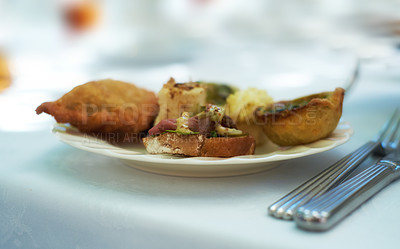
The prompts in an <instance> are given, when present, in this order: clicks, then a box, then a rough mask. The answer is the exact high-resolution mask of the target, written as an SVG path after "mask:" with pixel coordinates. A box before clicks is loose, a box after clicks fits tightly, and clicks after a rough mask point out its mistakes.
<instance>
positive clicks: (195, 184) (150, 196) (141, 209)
mask: <svg viewBox="0 0 400 249" xmlns="http://www.w3.org/2000/svg"><path fill="white" fill-rule="evenodd" d="M399 58H400V57H399V55H398V54H396V55H393V56H392V57H390V58H377V59H362V60H360V61H359V65H358V66H359V68H358V70H359V71H358V76H357V79H356V81H355V82H353V83H352V85H351V87H349V88H348V89H346V93H345V99H344V103H343V113H342V118H341V120H342V121H343V122H346V123H347V124H349V125H350V126H351V127H352V130H353V134H352V135H351V137H350V139H349V140H348V141H347V142H346V143H344V144H342V145H340V146H337V147H335V148H333V149H331V150H328V151H324V152H321V153H316V154H312V155H308V156H304V157H298V158H293V159H290V160H282V161H280V162H279V164H277V165H276V166H275V167H272V168H268V169H267V167H266V170H262V171H260V172H256V173H252V174H244V175H236V176H227V177H185V176H173V175H165V174H157V173H151V172H147V171H145V170H140V169H136V168H134V167H129V166H127V165H126V164H125V163H124V162H123V161H121V160H118V159H116V158H112V157H109V156H106V155H100V154H96V153H92V152H89V151H85V150H80V149H78V148H74V147H72V146H69V145H67V144H65V143H62V142H61V141H60V140H59V139H57V137H56V136H54V133H52V125H53V124H54V122H55V121H54V120H53V119H52V118H51V117H47V116H45V115H43V114H42V115H40V116H36V115H35V113H34V110H35V108H36V107H37V105H38V104H40V103H41V102H44V101H48V100H50V99H51V98H55V97H56V96H60V92H56V93H55V92H54V91H53V92H51V91H48V92H47V93H43V92H42V93H40V92H38V91H36V92H35V91H33V93H32V91H31V92H29V91H28V92H26V91H23V90H21V89H17V90H15V91H14V90H12V89H10V90H9V93H7V92H4V93H3V96H0V105H1V106H2V107H1V108H0V109H1V113H0V114H1V117H0V123H1V125H0V248H49V249H50V248H51V249H53V248H66V249H67V248H68V249H86V248H193V249H194V248H218V249H221V248H276V249H278V248H281V249H301V248H304V249H313V248H315V249H320V248H332V249H333V248H335V249H336V248H342V249H344V248H363V249H368V248H371V249H372V248H385V249H389V248H399V241H398V238H397V235H398V233H399V229H398V228H399V224H400V212H399V206H400V182H394V183H392V184H391V185H389V186H388V187H386V188H385V189H383V190H382V191H380V192H379V193H378V194H377V195H376V196H374V197H373V198H371V199H370V200H368V201H367V202H366V203H364V204H363V205H362V206H361V207H359V208H358V209H357V210H356V211H354V212H353V213H352V214H350V215H349V216H348V217H347V218H346V219H344V220H343V221H342V222H340V223H339V224H337V225H336V226H334V227H333V228H332V229H330V230H328V231H325V232H310V231H305V230H302V229H300V228H298V227H296V225H295V223H294V222H293V221H287V220H280V219H276V218H274V217H272V216H269V215H268V212H267V207H268V206H269V205H270V204H272V203H273V202H274V201H276V200H278V199H279V198H281V197H282V196H284V195H285V194H287V193H289V192H290V191H291V190H293V189H295V188H296V187H297V186H299V185H300V184H302V183H303V182H305V181H307V180H308V179H310V178H312V177H313V176H315V175H317V174H318V173H319V172H321V171H323V170H324V169H326V168H328V167H329V166H330V165H332V164H333V163H335V162H336V161H338V160H339V159H341V158H342V157H344V156H345V155H347V154H348V153H350V152H352V151H354V150H355V149H357V148H358V147H360V146H361V145H363V144H364V143H366V142H367V141H369V140H371V139H373V138H374V137H375V136H376V134H377V133H378V131H379V129H380V128H381V127H382V125H383V124H384V123H385V121H386V120H387V118H388V117H390V115H391V113H392V112H393V110H394V109H395V108H396V107H400V70H399V67H400V64H399V62H398V61H399ZM39 63H40V61H39ZM247 66H249V65H247ZM338 66H339V65H338ZM241 67H246V65H241ZM249 67H250V68H251V67H252V65H250V66H249ZM116 70H117V69H116ZM139 70H140V69H139ZM170 70H175V71H176V72H178V73H177V74H179V72H181V73H182V74H184V73H185V69H184V68H183V67H181V66H180V65H179V64H173V65H172V66H169V67H168V68H167V69H166V71H170ZM99 71H101V70H99ZM204 72H205V71H204ZM210 72H211V71H210ZM150 73H151V74H154V75H156V74H157V72H156V71H151V72H150ZM62 75H64V74H62V73H60V74H59V75H58V77H59V79H60V81H62V80H63V77H62ZM65 75H67V73H66V74H65ZM28 76H29V75H28ZM28 76H26V77H28ZM92 76H93V75H89V76H88V77H87V78H90V77H92ZM96 76H98V77H101V76H103V75H100V74H98V75H96ZM26 77H25V78H24V77H23V76H21V77H20V78H19V79H20V80H21V81H22V80H26ZM41 77H45V76H43V75H41ZM85 77H86V76H85ZM85 77H81V78H85ZM163 77H164V76H163ZM77 78H79V77H77ZM79 79H80V78H79ZM279 79H280V80H282V78H279ZM298 79H301V77H299V78H298ZM43 80H46V78H44V79H43ZM165 80H167V78H165ZM37 82H38V84H39V81H37ZM142 82H143V81H142ZM330 84H331V85H332V87H334V83H333V84H332V83H330ZM159 87H161V84H159V85H157V86H154V88H153V89H154V90H155V89H156V88H159ZM66 88H67V87H65V89H66ZM150 88H152V86H150ZM31 90H32V89H31ZM53 90H54V89H53ZM267 90H268V89H267ZM285 91H286V93H287V94H288V95H289V94H292V95H291V96H295V95H296V94H298V92H293V91H292V92H291V91H290V89H288V90H285ZM307 91H308V92H313V89H312V88H311V89H307ZM21 103H22V104H23V103H28V104H29V106H28V107H27V108H26V106H25V107H24V108H23V107H21V106H20V105H21ZM24 115H25V116H29V117H31V119H30V121H32V120H36V121H38V122H36V123H35V122H33V121H32V122H31V123H29V122H28V121H26V120H25V119H24V118H23V117H24ZM39 121H40V122H39ZM375 159H376V158H375ZM375 159H374V158H370V159H369V160H367V161H366V162H365V163H363V164H362V165H360V167H367V166H368V164H372V163H373V160H375Z"/></svg>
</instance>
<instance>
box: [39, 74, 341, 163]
mask: <svg viewBox="0 0 400 249" xmlns="http://www.w3.org/2000/svg"><path fill="white" fill-rule="evenodd" d="M343 97H344V90H343V89H341V88H337V89H336V90H335V91H333V92H323V93H319V94H313V95H309V96H305V97H302V98H298V99H295V100H292V101H279V102H276V103H273V100H272V98H271V97H270V96H269V95H268V93H267V92H266V91H263V90H259V89H255V88H250V89H247V90H240V89H237V88H235V87H232V86H229V85H226V84H217V83H209V82H187V83H176V82H175V80H174V79H173V78H171V79H170V80H169V81H168V82H167V83H166V84H164V86H163V87H162V89H161V90H160V91H159V93H158V94H157V96H156V94H155V93H153V92H151V91H148V90H145V89H142V88H139V87H137V86H135V85H133V84H129V83H126V82H121V81H115V80H102V81H93V82H89V83H86V84H84V85H81V86H78V87H76V88H74V89H73V90H72V91H70V92H69V93H67V94H65V95H64V96H63V97H61V98H60V99H59V100H57V101H54V102H45V103H43V104H42V105H40V106H39V107H38V108H37V109H36V112H37V113H38V114H40V113H42V112H46V113H48V114H50V115H52V116H54V117H55V119H56V120H57V122H59V123H70V124H71V125H72V126H74V127H76V128H77V129H79V131H80V132H83V133H88V134H95V133H96V132H100V133H122V134H130V136H132V134H142V135H144V136H145V137H144V138H143V139H142V142H143V145H144V147H145V148H146V150H147V152H148V153H150V154H172V155H181V156H191V157H193V156H194V157H199V156H200V157H234V156H243V155H253V154H254V152H255V149H256V146H260V145H262V144H271V142H272V143H274V144H276V145H278V146H296V145H301V144H307V143H310V142H314V141H317V140H319V139H322V138H325V137H327V136H329V135H330V134H331V133H332V131H333V130H334V129H335V128H336V126H337V124H338V122H339V119H340V117H341V113H342V103H343ZM276 145H275V146H276Z"/></svg>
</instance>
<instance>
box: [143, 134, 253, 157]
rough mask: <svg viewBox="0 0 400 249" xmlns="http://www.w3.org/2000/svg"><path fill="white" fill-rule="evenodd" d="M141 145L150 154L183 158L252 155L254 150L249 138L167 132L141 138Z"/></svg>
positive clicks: (251, 139)
mask: <svg viewBox="0 0 400 249" xmlns="http://www.w3.org/2000/svg"><path fill="white" fill-rule="evenodd" d="M143 143H144V145H145V147H146V150H147V151H148V152H149V153H151V154H175V155H184V156H204V157H233V156H241V155H253V154H254V149H255V140H254V138H253V137H251V136H241V137H215V138H206V137H205V136H203V135H181V134H177V133H171V132H167V133H164V134H162V135H159V136H154V137H146V138H143Z"/></svg>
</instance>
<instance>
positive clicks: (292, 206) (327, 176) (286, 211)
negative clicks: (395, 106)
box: [268, 110, 398, 220]
mask: <svg viewBox="0 0 400 249" xmlns="http://www.w3.org/2000/svg"><path fill="white" fill-rule="evenodd" d="M397 113H398V110H396V111H395V112H394V114H393V115H392V117H391V118H390V119H389V121H388V122H387V123H386V124H385V125H384V126H383V128H382V130H381V132H380V135H379V137H378V138H377V139H376V140H373V141H369V142H367V143H366V144H364V145H363V146H361V147H360V148H358V149H357V150H355V151H353V152H352V153H350V154H348V155H347V156H345V157H344V158H343V159H341V160H339V161H338V162H336V163H334V164H333V165H332V166H330V167H329V168H327V169H326V170H324V171H322V172H321V173H319V174H318V175H316V176H315V177H313V178H312V179H310V180H309V181H307V182H305V183H304V184H302V185H301V186H299V187H298V188H296V189H295V190H293V191H292V192H290V193H289V194H287V195H286V196H284V197H282V198H281V199H279V200H278V201H276V202H275V203H273V204H272V205H271V206H269V207H268V213H269V214H270V215H271V216H274V217H276V218H280V219H285V220H292V219H293V216H294V213H295V211H296V209H297V208H298V207H300V206H301V205H303V204H305V203H306V202H308V201H310V200H311V199H312V198H315V197H318V196H320V195H322V194H323V193H325V192H326V191H327V190H328V189H330V188H332V187H334V186H336V185H337V184H338V183H340V182H341V181H343V179H345V178H346V177H347V176H348V175H349V174H350V173H351V172H353V171H354V169H355V168H356V167H357V166H358V165H359V164H360V163H362V162H363V161H364V160H365V159H366V158H367V157H368V156H369V155H370V154H371V153H376V154H381V155H383V153H385V150H384V149H383V147H384V146H385V144H384V143H382V142H383V141H384V138H385V137H387V135H390V134H388V132H390V131H392V130H393V127H394V126H395V125H396V123H395V117H396V115H397Z"/></svg>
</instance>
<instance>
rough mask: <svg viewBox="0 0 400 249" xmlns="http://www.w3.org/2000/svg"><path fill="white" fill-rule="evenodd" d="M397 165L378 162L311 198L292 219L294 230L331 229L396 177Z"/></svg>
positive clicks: (384, 161)
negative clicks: (295, 228)
mask: <svg viewBox="0 0 400 249" xmlns="http://www.w3.org/2000/svg"><path fill="white" fill-rule="evenodd" d="M399 168H400V165H399V164H398V163H394V162H392V161H386V160H381V161H380V162H379V163H377V164H374V165H373V166H370V167H368V168H367V169H365V170H364V171H362V172H360V173H359V174H357V175H356V176H354V177H352V178H350V179H349V180H347V181H345V182H343V183H342V184H340V185H339V186H337V187H335V188H333V189H331V190H329V191H328V192H326V193H325V194H323V195H321V196H319V197H316V198H314V199H312V200H311V201H310V202H308V203H306V204H305V205H303V206H302V207H300V208H299V209H298V210H297V212H296V214H295V217H294V220H295V221H296V224H297V226H298V227H300V228H303V229H306V230H312V231H323V230H327V229H329V228H331V227H332V226H333V225H335V224H336V223H338V222H339V221H340V220H342V219H343V218H345V217H346V216H347V215H348V214H350V213H351V212H352V211H354V210H355V209H356V208H357V207H358V206H360V205H361V204H362V203H364V202H365V201H367V200H368V199H369V198H371V197H372V196H373V195H374V194H376V193H377V192H378V191H380V190H381V189H383V188H384V187H385V186H387V185H388V184H389V183H391V182H392V181H394V180H395V179H396V178H397V177H398V176H399V174H400V169H399Z"/></svg>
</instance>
